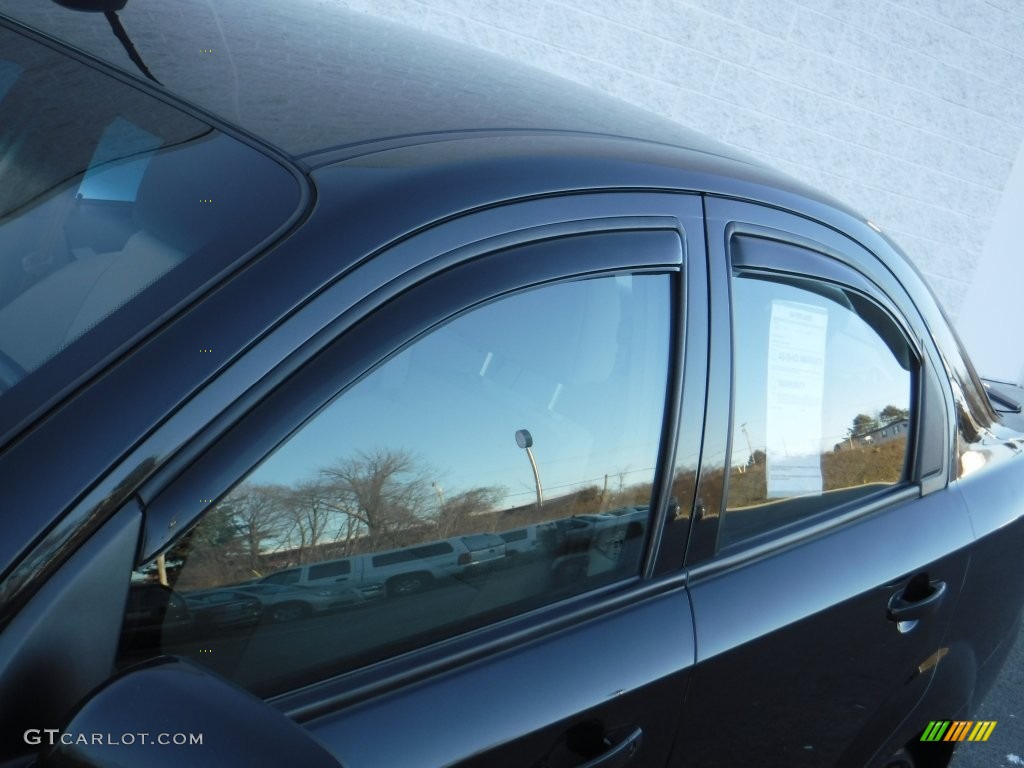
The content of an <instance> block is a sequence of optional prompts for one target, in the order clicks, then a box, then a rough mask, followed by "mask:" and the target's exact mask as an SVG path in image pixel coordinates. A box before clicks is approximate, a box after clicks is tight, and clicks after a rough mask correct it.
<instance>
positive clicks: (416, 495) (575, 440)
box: [143, 275, 671, 693]
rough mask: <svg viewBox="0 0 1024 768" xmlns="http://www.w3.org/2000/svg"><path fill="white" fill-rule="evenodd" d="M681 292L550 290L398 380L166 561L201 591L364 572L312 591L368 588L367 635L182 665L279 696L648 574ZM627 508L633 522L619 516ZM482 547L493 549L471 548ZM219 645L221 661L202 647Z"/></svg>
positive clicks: (310, 439)
mask: <svg viewBox="0 0 1024 768" xmlns="http://www.w3.org/2000/svg"><path fill="white" fill-rule="evenodd" d="M669 287H670V278H669V277H668V276H667V275H639V276H629V275H625V276H612V277H602V278H595V279H588V280H581V281H577V282H571V283H562V284H557V285H549V286H544V287H540V288H536V289H533V290H530V291H526V292H523V293H519V294H515V295H512V296H509V297H506V298H502V299H500V300H497V301H495V302H492V303H490V304H487V305H484V306H481V307H478V308H476V309H474V310H471V311H470V312H468V313H467V314H464V315H462V316H460V317H458V318H456V319H455V320H452V321H451V322H449V323H447V324H445V325H443V326H441V327H440V328H438V329H435V330H434V331H432V332H430V333H429V334H427V335H425V336H423V337H421V338H420V339H419V340H417V341H416V342H414V343H413V344H411V345H410V346H408V347H407V348H405V349H404V350H403V351H401V352H400V353H398V354H396V355H395V356H393V357H392V358H391V359H389V360H388V361H387V362H385V363H383V364H382V365H380V366H379V367H378V368H376V369H375V370H374V371H372V372H371V373H370V374H368V375H367V376H365V377H364V378H363V379H362V380H361V381H359V382H358V383H357V384H355V385H354V386H352V387H351V388H350V389H349V390H348V391H346V392H344V393H342V394H341V395H340V396H339V397H338V398H337V399H336V400H335V401H334V402H333V403H331V404H330V405H329V406H327V407H326V408H324V409H323V410H322V411H321V412H320V413H319V414H318V415H317V416H315V417H314V418H313V419H312V420H310V421H309V422H308V423H307V424H306V425H305V426H304V427H303V428H302V429H301V430H300V431H298V432H297V433H295V434H294V435H293V436H292V438H291V439H290V440H289V441H288V442H286V443H285V444H284V445H283V446H282V447H281V448H280V449H278V450H277V452H276V453H274V454H273V455H271V457H270V458H269V459H267V460H266V461H265V462H264V463H263V464H262V465H261V466H260V467H259V468H257V469H256V470H255V471H254V472H253V473H252V474H251V475H250V476H249V477H248V478H246V479H245V481H244V482H243V483H242V484H241V485H239V486H238V487H236V489H235V491H234V492H232V493H231V494H230V495H229V496H228V497H226V498H225V499H224V500H223V501H221V502H220V503H219V504H217V505H214V506H213V507H212V508H211V509H210V510H209V511H207V513H206V514H205V515H204V517H203V518H201V520H200V522H199V523H198V524H197V525H196V526H195V527H194V528H193V529H192V530H191V531H190V532H189V533H188V535H186V536H185V537H184V538H183V540H182V541H181V542H179V543H178V544H176V545H175V546H174V547H172V548H171V549H170V550H169V551H167V552H166V553H165V554H164V558H165V563H166V573H167V578H168V581H169V583H170V585H171V586H172V587H173V588H174V590H175V591H176V592H178V593H181V594H186V595H187V594H189V593H190V592H192V591H195V590H207V589H210V588H214V587H223V586H226V585H229V584H232V583H238V582H240V581H243V580H246V579H247V578H250V577H251V574H252V572H253V571H257V572H260V573H261V574H263V575H264V576H265V577H266V580H267V581H274V580H276V577H275V574H274V573H273V571H275V570H281V569H283V568H285V567H286V566H292V567H291V568H289V569H288V570H287V571H284V572H285V573H288V574H289V576H290V575H291V574H298V576H299V582H298V583H300V584H302V583H306V582H309V581H310V580H311V577H313V575H314V572H313V568H316V567H321V566H318V565H315V564H316V563H321V562H322V563H324V565H327V564H328V563H330V562H331V561H332V559H335V558H346V559H347V560H349V561H350V562H351V570H350V572H349V573H348V576H347V579H346V580H345V583H344V585H332V583H331V582H330V581H320V582H316V583H315V584H311V586H316V587H317V589H322V588H324V587H325V586H331V587H332V588H344V589H349V590H351V589H354V590H357V591H358V592H359V594H360V596H361V597H362V600H361V601H360V604H359V608H358V610H359V616H358V620H356V619H355V618H354V617H349V616H343V615H338V614H337V613H335V614H330V615H325V616H317V617H310V618H308V619H306V620H305V622H304V625H305V627H306V629H305V630H304V631H303V633H301V635H296V634H294V633H291V634H288V635H283V634H281V633H279V632H276V631H274V630H271V629H267V630H264V629H262V628H257V629H255V630H247V631H251V635H247V636H246V638H245V642H241V641H240V640H236V641H234V642H228V641H225V640H218V639H216V638H210V637H206V636H202V635H199V636H196V637H195V638H194V639H193V642H192V643H191V644H188V643H186V644H178V645H177V646H175V647H173V648H169V647H167V646H165V647H164V648H163V649H162V650H163V651H165V652H173V653H181V654H184V655H187V656H193V657H194V658H196V660H197V661H199V662H201V663H204V664H210V665H212V666H215V667H216V668H217V669H219V670H220V671H222V672H223V673H224V674H227V675H229V676H231V677H233V678H234V679H236V680H237V681H239V682H241V683H242V684H244V685H246V686H248V687H250V688H251V689H253V690H255V691H258V692H260V693H268V692H274V691H279V690H281V689H283V688H286V687H288V686H290V685H292V684H296V683H301V682H306V681H309V680H310V679H317V678H321V677H325V676H328V675H330V674H332V673H335V672H338V671H341V670H344V669H348V668H351V667H353V666H356V665H360V664H362V663H366V662H368V661H372V660H375V659H379V658H382V657H384V656H387V655H391V654H394V653H397V652H400V651H402V650H404V649H409V648H412V647H416V646H419V645H423V644H425V643H428V642H431V641H433V640H436V639H438V638H441V637H444V636H448V635H451V634H454V633H457V632H460V631H463V630H466V629H469V628H472V627H475V626H479V625H481V624H483V623H485V622H488V621H493V620H496V619H499V618H502V617H506V616H509V615H511V614H514V613H518V612H522V611H526V610H528V609H530V608H533V607H536V606H539V605H542V604H545V603H549V602H552V601H554V600H558V599H560V598H563V597H565V596H567V595H571V594H575V593H578V592H580V591H582V590H586V589H591V588H594V587H596V586H598V585H604V584H608V583H610V582H613V581H616V580H621V579H624V578H627V577H629V576H633V575H636V574H637V573H638V572H639V568H640V561H641V555H642V550H643V543H644V539H645V534H646V531H647V528H648V522H649V520H648V511H647V506H643V505H647V504H649V499H650V495H651V489H652V483H653V479H654V467H655V463H656V459H657V453H658V446H659V441H660V436H661V432H662V419H663V410H664V406H665V389H666V384H667V376H668V365H667V361H668V346H669V327H670V322H671V320H670V290H669ZM538 328H543V329H544V332H543V333H537V332H536V331H537V329H538ZM524 429H525V430H528V431H529V432H530V434H531V445H529V446H528V447H529V451H530V456H528V455H527V452H526V449H524V448H521V447H520V445H519V443H517V432H521V431H523V430H524ZM531 456H532V459H533V461H535V463H536V465H537V468H538V475H539V481H540V482H539V483H538V482H537V480H536V479H535V476H534V474H533V471H532V468H531V467H532V465H531ZM538 485H540V486H541V487H538ZM538 497H542V499H543V500H542V502H539V501H538ZM637 505H641V506H637ZM257 509H258V510H261V514H260V515H257V516H255V517H254V515H253V514H252V513H253V511H254V510H257ZM610 510H626V511H625V512H624V513H623V514H620V515H611V514H609V515H604V514H600V513H603V512H605V511H610ZM580 515H583V516H585V517H575V516H580ZM243 521H245V522H244V524H243ZM246 526H248V527H246ZM523 530H528V531H531V532H532V538H534V539H536V540H538V542H539V544H538V546H537V547H535V548H532V549H530V550H526V549H525V548H524V549H522V551H519V552H517V553H516V554H515V556H514V557H510V556H508V553H507V551H506V548H505V543H504V541H503V540H502V539H501V537H500V534H501V533H504V532H507V531H523ZM254 531H255V532H254ZM480 542H484V543H487V544H488V545H489V548H488V549H486V550H483V551H482V552H481V551H480V550H472V549H471V548H470V546H469V544H472V543H480ZM310 563H312V564H314V565H313V566H312V567H311V568H308V569H306V568H298V567H296V566H299V565H302V564H310ZM143 572H144V573H149V574H151V575H154V574H155V573H156V572H157V571H156V568H155V566H149V567H147V568H144V569H143ZM278 575H280V574H278ZM347 609H348V608H347V607H346V606H341V607H339V610H347ZM239 631H241V630H239ZM210 643H214V644H215V645H216V648H215V652H214V653H203V654H201V655H200V654H199V653H198V652H197V648H198V647H200V646H202V647H206V648H209V647H211V646H210ZM158 650H160V649H154V652H157V651H158Z"/></svg>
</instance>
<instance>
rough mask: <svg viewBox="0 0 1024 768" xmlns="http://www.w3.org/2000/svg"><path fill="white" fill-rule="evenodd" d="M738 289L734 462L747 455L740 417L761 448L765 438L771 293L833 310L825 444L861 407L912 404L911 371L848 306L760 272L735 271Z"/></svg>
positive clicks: (825, 447) (872, 409)
mask: <svg viewBox="0 0 1024 768" xmlns="http://www.w3.org/2000/svg"><path fill="white" fill-rule="evenodd" d="M733 291H734V300H735V306H736V312H735V315H734V323H735V327H736V335H737V343H738V346H737V350H736V374H735V387H736V412H735V415H734V434H733V454H734V456H735V457H736V460H735V462H734V463H736V462H738V463H743V462H745V461H746V460H747V458H748V457H749V451H748V448H747V437H745V436H744V433H743V430H742V429H741V425H743V424H746V432H747V435H748V436H749V439H750V446H751V447H752V448H753V449H754V450H755V451H756V450H764V447H765V445H766V433H765V426H766V425H765V413H766V407H767V403H766V381H765V371H766V365H767V360H768V329H769V327H770V322H771V307H772V301H773V300H775V301H779V300H784V301H793V302H798V303H804V304H811V305H814V306H816V307H822V308H825V309H826V310H827V311H828V315H829V316H828V324H827V337H826V346H825V377H824V401H823V411H822V417H821V446H820V450H821V451H823V452H824V451H831V450H832V449H833V448H834V447H835V445H836V443H840V442H842V441H843V440H845V439H846V436H847V430H848V429H849V428H850V426H851V425H852V424H853V418H854V417H855V416H856V415H857V414H860V413H865V414H868V415H870V416H875V415H876V414H877V413H878V412H879V411H881V410H882V409H883V408H884V407H885V406H887V405H897V406H899V407H900V408H909V406H910V374H909V373H908V372H907V371H905V370H904V369H903V368H902V367H900V365H899V363H898V362H897V361H896V360H895V358H894V357H893V356H892V353H891V352H890V351H889V349H888V347H886V346H885V344H884V343H883V342H882V341H881V340H880V339H879V338H878V334H876V333H875V331H873V330H872V329H871V327H870V326H868V325H867V324H866V323H865V322H864V321H863V320H861V319H860V317H859V316H857V315H856V314H854V313H853V312H852V311H851V310H850V309H847V308H845V307H843V306H840V305H839V304H837V303H835V302H833V301H830V300H829V299H826V298H824V297H822V296H819V295H817V294H813V293H809V292H807V291H802V290H800V289H798V288H795V287H793V286H790V285H785V284H782V283H774V282H768V281H763V280H753V279H743V278H740V279H737V280H735V281H734V283H733ZM804 427H806V425H804Z"/></svg>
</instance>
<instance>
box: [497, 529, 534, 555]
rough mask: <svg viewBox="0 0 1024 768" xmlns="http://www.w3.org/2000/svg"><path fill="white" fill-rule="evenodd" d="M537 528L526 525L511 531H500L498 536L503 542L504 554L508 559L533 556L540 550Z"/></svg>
mask: <svg viewBox="0 0 1024 768" xmlns="http://www.w3.org/2000/svg"><path fill="white" fill-rule="evenodd" d="M539 530H540V529H539V526H536V525H527V526H524V527H523V528H514V529H512V530H511V531H500V532H499V533H498V535H499V536H500V537H501V539H502V541H504V542H505V554H506V556H508V557H513V556H516V557H518V556H521V555H533V554H536V553H537V552H538V551H539V550H540V548H541V540H540V536H539V535H538V534H539Z"/></svg>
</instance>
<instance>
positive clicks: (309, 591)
mask: <svg viewBox="0 0 1024 768" xmlns="http://www.w3.org/2000/svg"><path fill="white" fill-rule="evenodd" d="M237 591H239V592H245V593H246V594H249V595H254V596H255V597H257V598H259V601H260V602H261V603H263V606H264V617H265V618H268V619H270V620H271V621H281V622H284V621H295V620H296V619H302V618H305V617H306V616H309V615H310V614H313V613H322V612H324V611H330V610H333V609H335V608H344V607H345V606H349V605H355V604H357V603H362V602H363V601H364V600H365V598H364V597H363V595H362V593H361V592H359V591H358V590H355V589H351V588H348V587H344V588H340V589H338V588H334V587H303V586H296V585H292V586H285V585H283V584H243V585H241V586H239V587H237Z"/></svg>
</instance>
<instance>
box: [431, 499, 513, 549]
mask: <svg viewBox="0 0 1024 768" xmlns="http://www.w3.org/2000/svg"><path fill="white" fill-rule="evenodd" d="M504 495H505V492H504V489H503V488H495V487H490V488H487V487H484V488H470V489H469V490H468V491H463V492H462V493H460V494H458V495H456V496H453V497H452V498H450V499H447V500H446V501H445V502H444V503H443V504H442V505H441V506H440V509H438V512H437V532H436V533H437V537H438V538H441V539H444V538H448V537H449V536H455V535H457V534H465V533H480V532H484V531H487V532H490V531H493V530H494V521H493V516H492V520H491V521H490V523H489V524H488V525H483V524H482V521H480V520H478V519H474V518H476V517H478V516H479V515H480V514H481V513H483V512H487V511H489V510H492V509H494V507H495V506H496V505H497V503H498V502H499V501H500V500H501V498H502V497H503V496H504Z"/></svg>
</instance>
